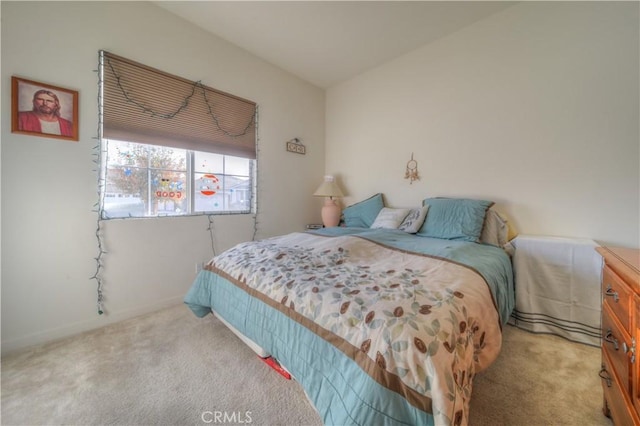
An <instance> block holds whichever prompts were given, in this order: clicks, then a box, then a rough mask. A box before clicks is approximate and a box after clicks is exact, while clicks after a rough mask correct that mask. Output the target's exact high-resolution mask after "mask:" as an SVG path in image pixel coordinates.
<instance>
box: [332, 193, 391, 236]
mask: <svg viewBox="0 0 640 426" xmlns="http://www.w3.org/2000/svg"><path fill="white" fill-rule="evenodd" d="M383 207H384V201H383V200H382V194H376V195H374V196H372V197H370V198H367V199H366V200H364V201H360V202H359V203H356V204H352V205H350V206H349V207H346V208H345V209H344V210H342V221H343V222H344V225H345V226H349V227H357V228H369V227H371V225H372V224H373V222H375V220H376V217H378V213H380V210H382V208H383Z"/></svg>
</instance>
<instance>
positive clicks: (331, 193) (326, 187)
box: [313, 176, 344, 198]
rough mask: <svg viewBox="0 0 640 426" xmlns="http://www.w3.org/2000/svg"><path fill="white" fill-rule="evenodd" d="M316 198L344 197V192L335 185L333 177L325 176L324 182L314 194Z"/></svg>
mask: <svg viewBox="0 0 640 426" xmlns="http://www.w3.org/2000/svg"><path fill="white" fill-rule="evenodd" d="M313 195H315V196H316V197H331V198H333V197H344V194H342V190H341V189H340V187H339V186H338V184H337V183H335V181H334V179H333V176H325V177H324V182H322V184H321V185H320V186H319V187H318V189H316V192H314V193H313Z"/></svg>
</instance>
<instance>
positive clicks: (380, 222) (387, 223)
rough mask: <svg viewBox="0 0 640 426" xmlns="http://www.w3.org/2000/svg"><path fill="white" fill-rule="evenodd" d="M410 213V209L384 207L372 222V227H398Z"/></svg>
mask: <svg viewBox="0 0 640 426" xmlns="http://www.w3.org/2000/svg"><path fill="white" fill-rule="evenodd" d="M408 214H409V209H392V208H389V207H383V208H382V210H380V213H378V216H377V217H376V220H375V221H374V222H373V223H372V224H371V228H374V229H375V228H385V229H398V226H400V224H401V223H402V221H403V220H404V218H405V217H407V215H408Z"/></svg>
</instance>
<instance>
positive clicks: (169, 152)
mask: <svg viewBox="0 0 640 426" xmlns="http://www.w3.org/2000/svg"><path fill="white" fill-rule="evenodd" d="M103 143H105V144H106V149H105V150H104V152H105V153H106V159H105V185H104V196H103V206H102V212H103V213H102V216H103V218H105V219H113V218H123V217H157V216H177V215H189V214H202V213H223V212H224V213H250V212H251V204H252V199H253V196H252V194H253V168H254V164H253V163H254V160H250V159H247V158H242V157H234V156H230V155H221V154H213V153H208V152H199V151H190V150H185V149H179V148H170V147H164V146H155V145H145V144H139V143H133V142H123V141H117V140H104V141H103Z"/></svg>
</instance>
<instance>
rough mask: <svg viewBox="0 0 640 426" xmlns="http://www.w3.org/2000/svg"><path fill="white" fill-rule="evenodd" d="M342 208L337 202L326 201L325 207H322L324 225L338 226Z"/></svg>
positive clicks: (329, 199)
mask: <svg viewBox="0 0 640 426" xmlns="http://www.w3.org/2000/svg"><path fill="white" fill-rule="evenodd" d="M340 212H341V210H340V207H339V206H338V204H336V201H335V200H333V199H331V198H326V199H325V200H324V206H322V224H323V225H324V226H325V227H326V228H329V227H332V226H338V224H339V223H340Z"/></svg>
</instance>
